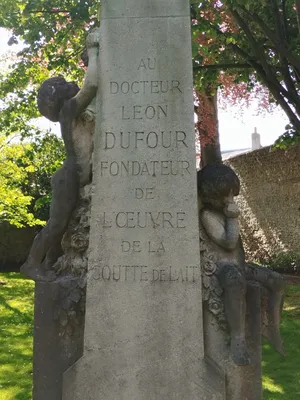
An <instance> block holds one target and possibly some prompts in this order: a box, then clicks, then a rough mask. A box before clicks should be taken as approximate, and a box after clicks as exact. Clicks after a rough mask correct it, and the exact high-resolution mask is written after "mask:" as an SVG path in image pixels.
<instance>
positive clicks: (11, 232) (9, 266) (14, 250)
mask: <svg viewBox="0 0 300 400" xmlns="http://www.w3.org/2000/svg"><path fill="white" fill-rule="evenodd" d="M35 233H36V229H35V228H16V227H14V226H11V225H9V224H7V223H3V222H2V223H0V272H4V271H18V270H19V269H20V266H21V265H22V263H23V262H24V261H25V260H26V258H27V255H28V252H29V249H30V246H31V244H32V241H33V238H34V236H35Z"/></svg>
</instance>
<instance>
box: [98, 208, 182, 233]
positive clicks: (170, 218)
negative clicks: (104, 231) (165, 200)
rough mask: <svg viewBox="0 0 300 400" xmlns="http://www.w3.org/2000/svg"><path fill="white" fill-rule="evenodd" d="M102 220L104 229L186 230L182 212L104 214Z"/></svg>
mask: <svg viewBox="0 0 300 400" xmlns="http://www.w3.org/2000/svg"><path fill="white" fill-rule="evenodd" d="M100 218H101V222H102V226H103V227H104V228H112V227H117V228H173V229H184V228H186V224H185V212H182V211H180V212H169V211H158V212H157V211H156V212H153V211H145V212H139V211H120V212H103V213H101V217H100Z"/></svg>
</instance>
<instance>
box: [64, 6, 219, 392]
mask: <svg viewBox="0 0 300 400" xmlns="http://www.w3.org/2000/svg"><path fill="white" fill-rule="evenodd" d="M101 13H102V21H101V27H100V50H99V87H98V98H97V106H96V107H97V122H96V131H95V144H94V160H93V163H94V172H93V195H92V213H91V232H90V245H89V260H88V275H87V277H88V279H87V294H86V314H85V333H84V352H83V356H82V358H80V359H79V360H78V361H77V363H76V364H75V365H74V366H72V367H71V368H70V369H69V370H68V371H67V372H66V373H65V376H64V390H63V400H77V399H82V398H84V399H86V400H96V399H105V400H109V399H111V400H117V399H128V400H129V399H130V400H135V399H136V400H143V399H145V400H146V399H154V398H157V399H175V398H176V399H181V400H184V399H186V400H190V399H198V398H201V399H203V400H204V399H207V400H208V399H223V395H224V391H223V385H224V380H223V377H222V375H221V374H220V373H219V371H218V370H217V369H216V370H215V369H214V366H213V365H212V364H211V363H209V362H206V361H205V360H204V347H203V334H202V332H203V326H202V306H201V304H202V294H201V271H200V257H199V255H200V252H199V231H198V216H197V193H196V170H195V136H194V121H193V92H192V90H193V80H192V68H191V36H190V30H191V29H190V15H189V1H187V0H186V1H182V0H173V1H171V2H168V3H166V2H162V1H160V0H147V1H143V2H141V1H136V0H135V1H133V0H128V1H124V2H121V3H120V2H119V1H118V0H109V1H104V2H102V8H101Z"/></svg>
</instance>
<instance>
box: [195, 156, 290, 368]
mask: <svg viewBox="0 0 300 400" xmlns="http://www.w3.org/2000/svg"><path fill="white" fill-rule="evenodd" d="M197 178H198V194H199V208H200V210H199V212H200V230H201V231H203V232H204V235H205V237H204V240H205V242H206V244H207V245H208V248H209V253H210V254H211V255H213V262H214V263H215V266H216V270H215V275H216V276H217V280H218V282H219V284H220V286H221V288H222V289H223V292H224V309H225V316H226V320H227V323H228V326H229V330H230V336H231V344H230V348H231V356H232V359H233V361H234V362H235V363H236V364H237V365H248V364H249V363H250V358H249V354H248V349H247V342H246V336H245V317H246V315H245V314H246V300H245V294H246V280H253V281H256V282H259V283H260V284H261V285H262V286H263V287H264V289H266V291H267V304H268V305H267V309H266V311H265V314H266V318H265V320H264V329H263V334H264V335H265V336H266V337H267V338H268V339H269V340H270V341H271V342H272V344H273V345H274V346H275V348H276V349H277V350H278V351H280V352H282V342H281V337H280V332H279V324H280V315H281V308H282V302H283V293H284V282H283V279H282V277H281V276H280V275H279V274H277V273H275V272H272V271H270V270H268V269H267V268H264V267H259V266H256V265H253V264H252V265H247V264H246V263H245V254H244V249H243V245H242V241H241V238H240V228H239V222H238V217H239V209H238V206H237V205H236V204H235V202H234V196H237V195H238V194H239V191H240V182H239V179H238V177H237V175H236V174H235V172H234V171H233V170H232V169H231V168H229V167H228V166H226V165H223V164H215V165H207V166H206V167H204V168H203V169H202V170H200V171H199V172H198V177H197Z"/></svg>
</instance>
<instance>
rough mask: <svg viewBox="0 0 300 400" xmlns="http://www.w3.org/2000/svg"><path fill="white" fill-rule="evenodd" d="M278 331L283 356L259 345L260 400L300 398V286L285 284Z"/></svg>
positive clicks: (267, 346) (295, 399) (292, 399)
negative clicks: (260, 361) (261, 394)
mask: <svg viewBox="0 0 300 400" xmlns="http://www.w3.org/2000/svg"><path fill="white" fill-rule="evenodd" d="M281 333H282V336H283V341H284V347H285V353H286V356H285V357H281V356H280V355H279V354H278V353H276V352H275V351H274V350H273V349H272V348H271V347H270V346H269V344H268V343H267V342H265V344H264V347H263V385H264V400H297V399H300V286H288V289H287V293H286V298H285V303H284V312H283V318H282V325H281Z"/></svg>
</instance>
